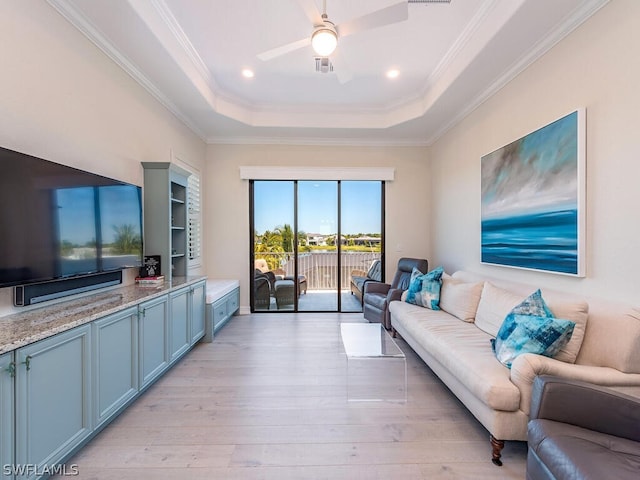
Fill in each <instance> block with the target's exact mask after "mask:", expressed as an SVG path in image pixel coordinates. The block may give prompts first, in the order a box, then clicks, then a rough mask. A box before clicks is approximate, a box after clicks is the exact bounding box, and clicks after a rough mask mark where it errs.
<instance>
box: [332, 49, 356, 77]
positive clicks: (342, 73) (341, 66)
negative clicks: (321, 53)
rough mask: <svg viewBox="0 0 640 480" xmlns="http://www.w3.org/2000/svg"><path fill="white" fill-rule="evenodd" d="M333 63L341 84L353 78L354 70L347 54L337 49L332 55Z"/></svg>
mask: <svg viewBox="0 0 640 480" xmlns="http://www.w3.org/2000/svg"><path fill="white" fill-rule="evenodd" d="M330 58H331V63H332V64H333V72H334V73H335V74H336V77H337V78H338V82H339V83H340V84H345V83H347V82H350V81H351V80H352V79H353V71H352V70H351V69H350V68H349V62H348V61H347V59H346V58H345V56H344V55H343V54H342V53H340V52H339V51H338V50H336V51H335V52H334V53H333V54H332V55H331V57H330Z"/></svg>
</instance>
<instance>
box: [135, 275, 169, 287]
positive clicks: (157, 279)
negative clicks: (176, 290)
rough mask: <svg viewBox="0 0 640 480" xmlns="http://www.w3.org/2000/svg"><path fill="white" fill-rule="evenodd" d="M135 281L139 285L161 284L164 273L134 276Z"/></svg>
mask: <svg viewBox="0 0 640 480" xmlns="http://www.w3.org/2000/svg"><path fill="white" fill-rule="evenodd" d="M136 283H137V284H138V285H141V286H145V285H161V284H163V283H164V275H155V276H151V277H136Z"/></svg>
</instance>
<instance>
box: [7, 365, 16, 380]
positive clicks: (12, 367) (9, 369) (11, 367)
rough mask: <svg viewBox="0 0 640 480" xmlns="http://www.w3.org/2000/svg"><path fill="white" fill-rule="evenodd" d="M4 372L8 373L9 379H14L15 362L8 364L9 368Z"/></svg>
mask: <svg viewBox="0 0 640 480" xmlns="http://www.w3.org/2000/svg"><path fill="white" fill-rule="evenodd" d="M5 370H6V371H7V372H9V376H10V377H15V376H16V362H11V363H9V366H8V367H7V368H6V369H5Z"/></svg>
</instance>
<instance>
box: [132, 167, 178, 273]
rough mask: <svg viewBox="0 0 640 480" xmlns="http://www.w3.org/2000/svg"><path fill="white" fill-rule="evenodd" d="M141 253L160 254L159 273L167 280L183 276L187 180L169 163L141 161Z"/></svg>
mask: <svg viewBox="0 0 640 480" xmlns="http://www.w3.org/2000/svg"><path fill="white" fill-rule="evenodd" d="M142 166H143V167H144V251H145V255H160V257H161V258H160V262H161V270H162V274H163V275H165V277H166V278H167V279H168V280H170V279H171V278H172V277H175V276H185V275H186V274H187V236H188V231H187V228H188V223H187V220H188V219H187V179H188V177H189V175H190V173H189V172H188V171H186V170H184V169H182V168H180V167H178V166H176V165H174V164H172V163H167V162H143V163H142Z"/></svg>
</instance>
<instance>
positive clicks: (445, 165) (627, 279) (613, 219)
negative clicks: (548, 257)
mask: <svg viewBox="0 0 640 480" xmlns="http://www.w3.org/2000/svg"><path fill="white" fill-rule="evenodd" d="M639 18H640V2H637V1H635V0H614V1H612V2H611V3H609V4H608V5H607V6H606V7H604V8H603V9H602V10H600V11H599V12H598V13H597V14H596V15H594V16H593V17H592V18H591V19H590V20H589V21H587V22H586V23H584V24H583V25H582V26H580V27H579V28H578V29H577V30H575V31H574V32H573V33H572V34H571V35H569V36H568V37H567V38H565V39H564V40H563V41H562V42H560V43H559V44H558V45H556V46H555V47H554V48H553V49H552V50H551V51H549V52H548V53H547V54H546V55H545V56H544V57H542V58H541V59H540V60H538V61H537V62H536V63H534V64H533V65H531V66H530V67H529V68H528V69H527V70H526V71H524V72H523V73H522V74H520V75H519V76H518V77H517V78H516V79H515V80H513V81H512V82H510V83H509V84H508V85H507V86H506V87H505V88H503V89H502V90H501V91H500V92H498V93H497V94H496V95H495V96H494V97H492V98H491V99H490V100H488V101H487V102H485V103H484V104H483V105H482V106H480V107H479V108H478V109H476V110H475V111H474V112H473V113H472V114H471V115H469V116H468V117H467V118H466V119H465V120H464V121H463V122H461V123H460V124H459V125H458V126H457V127H456V128H454V129H453V130H452V131H450V132H449V133H448V134H447V135H446V136H444V137H443V138H441V139H440V140H439V141H438V142H436V144H435V145H433V146H432V147H431V149H430V152H429V155H430V159H431V187H430V189H429V191H430V193H431V203H432V205H433V209H434V210H433V212H432V219H433V228H431V235H432V237H431V238H432V244H433V247H434V249H433V254H434V259H433V260H434V261H435V262H437V263H442V264H444V266H445V268H446V269H447V270H456V269H468V270H473V271H477V272H482V273H484V274H487V275H491V276H494V277H501V278H505V279H513V280H517V281H521V282H524V283H533V284H536V285H540V286H549V287H552V288H558V289H562V290H567V291H572V292H576V293H579V294H584V295H590V296H591V295H593V296H597V297H607V298H610V299H615V300H622V301H626V302H630V303H634V304H639V303H640V295H639V294H640V282H638V272H639V271H640V255H639V254H638V238H640V216H639V214H638V213H637V211H638V210H637V209H638V205H640V188H639V187H638V179H639V178H640V141H639V140H638V139H639V138H640V136H639V134H638V125H639V124H640V123H639V121H638V118H639V115H640V91H639V90H638V79H639V78H640V50H639V47H640V29H638V26H637V21H638V19H639ZM578 107H585V108H586V113H587V205H586V207H587V210H586V212H587V236H586V242H587V253H586V261H587V276H586V278H584V279H578V278H575V277H567V276H561V275H554V274H548V273H538V272H528V271H523V270H516V269H509V268H501V267H494V266H488V265H482V264H480V246H479V245H480V157H481V156H483V155H485V154H487V153H490V152H492V151H494V150H495V149H497V148H499V147H501V146H503V145H505V144H507V143H510V142H512V141H513V140H516V139H518V138H519V137H521V136H523V135H525V134H527V133H529V132H531V131H532V130H535V129H537V128H539V127H541V126H543V125H546V124H547V123H549V122H550V121H553V120H555V119H557V118H558V117H560V116H562V115H564V114H567V113H569V112H571V111H573V110H575V109H576V108H578Z"/></svg>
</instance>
